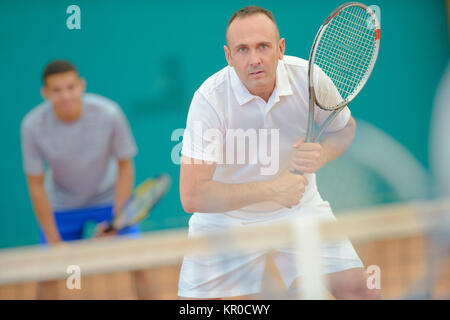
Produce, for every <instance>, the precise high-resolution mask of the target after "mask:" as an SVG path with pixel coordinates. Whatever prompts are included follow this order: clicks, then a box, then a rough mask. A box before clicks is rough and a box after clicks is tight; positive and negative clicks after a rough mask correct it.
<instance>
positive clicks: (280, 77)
mask: <svg viewBox="0 0 450 320" xmlns="http://www.w3.org/2000/svg"><path fill="white" fill-rule="evenodd" d="M230 70H231V71H230V73H231V87H232V88H233V91H234V93H235V95H236V99H237V101H238V103H239V105H241V106H244V105H245V104H246V103H247V102H249V101H251V100H253V99H255V98H256V96H254V95H253V94H251V93H250V92H249V91H248V89H247V88H246V87H245V85H244V84H243V83H242V81H241V79H239V76H238V75H237V73H236V71H235V70H234V68H233V67H231V68H230ZM274 91H275V92H276V93H277V95H278V96H287V95H291V94H292V88H291V84H290V83H289V77H288V74H287V71H286V66H285V65H284V61H283V60H280V61H278V66H277V82H276V85H275V89H274Z"/></svg>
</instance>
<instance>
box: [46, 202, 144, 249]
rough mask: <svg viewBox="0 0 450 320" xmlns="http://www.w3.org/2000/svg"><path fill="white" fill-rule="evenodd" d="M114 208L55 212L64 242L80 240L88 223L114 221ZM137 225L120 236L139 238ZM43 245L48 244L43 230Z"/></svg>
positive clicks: (124, 230)
mask: <svg viewBox="0 0 450 320" xmlns="http://www.w3.org/2000/svg"><path fill="white" fill-rule="evenodd" d="M112 209H113V208H112V206H106V207H96V208H85V209H77V210H67V211H55V212H54V216H55V222H56V227H57V229H58V231H59V234H60V235H61V238H62V239H63V240H64V241H72V240H80V239H82V237H83V228H84V226H85V225H86V223H88V222H94V223H100V222H105V221H106V222H110V221H112V216H113V213H112ZM139 233H140V232H139V228H138V226H137V225H134V226H131V227H126V228H124V229H122V230H120V231H118V232H117V234H118V235H127V236H131V237H137V236H138V235H139ZM40 242H41V244H46V243H47V241H46V239H45V235H44V232H43V231H42V229H41V234H40Z"/></svg>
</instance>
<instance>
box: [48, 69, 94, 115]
mask: <svg viewBox="0 0 450 320" xmlns="http://www.w3.org/2000/svg"><path fill="white" fill-rule="evenodd" d="M84 88H85V82H84V80H83V79H81V78H80V77H79V76H78V73H77V72H75V71H67V72H63V73H57V74H53V75H50V76H48V77H47V78H46V79H45V85H44V86H43V87H42V95H43V96H44V97H45V98H46V99H48V100H50V101H51V102H52V105H53V108H54V109H55V112H56V114H58V115H60V116H61V117H62V118H71V117H72V116H74V115H77V114H79V109H80V108H81V95H82V94H83V91H84Z"/></svg>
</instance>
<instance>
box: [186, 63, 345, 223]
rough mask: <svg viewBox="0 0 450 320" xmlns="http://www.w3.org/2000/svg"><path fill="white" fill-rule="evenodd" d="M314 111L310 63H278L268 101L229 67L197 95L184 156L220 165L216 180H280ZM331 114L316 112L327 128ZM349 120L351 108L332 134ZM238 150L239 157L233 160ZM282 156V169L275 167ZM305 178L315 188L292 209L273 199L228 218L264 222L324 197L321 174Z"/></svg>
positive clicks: (338, 119) (332, 128) (330, 129)
mask: <svg viewBox="0 0 450 320" xmlns="http://www.w3.org/2000/svg"><path fill="white" fill-rule="evenodd" d="M331 90H335V88H331ZM308 108H309V107H308V61H306V60H303V59H300V58H297V57H291V56H284V58H283V60H280V61H279V62H278V67H277V75H276V86H275V89H274V91H273V92H272V95H271V96H270V98H269V100H268V102H267V103H266V102H265V101H264V100H263V99H262V98H260V97H258V96H254V95H252V94H251V93H250V92H249V91H248V90H247V88H246V87H245V85H244V84H243V83H242V81H241V80H240V79H239V77H238V75H237V74H236V72H235V70H234V68H232V67H230V66H227V67H225V68H223V69H222V70H220V71H219V72H217V73H215V74H214V75H212V76H211V77H210V78H208V79H207V80H206V81H205V82H204V83H203V84H202V85H201V86H200V88H199V89H198V90H197V91H196V92H195V94H194V97H193V99H192V102H191V105H190V108H189V113H188V118H187V124H186V130H185V133H184V137H183V148H182V151H181V153H182V154H183V155H184V156H186V157H189V158H192V159H199V160H206V161H214V162H216V163H217V168H216V171H215V173H214V177H213V179H214V180H215V181H219V182H223V183H229V184H235V183H246V182H255V181H264V180H270V179H274V178H275V177H276V176H277V175H278V174H279V173H280V172H281V171H282V170H283V169H285V168H286V167H287V166H289V164H290V159H291V158H290V157H291V156H292V153H293V151H294V149H293V148H292V145H293V144H294V143H295V141H296V140H297V139H299V138H300V137H304V136H305V135H306V129H307V121H308ZM329 114H330V112H328V111H324V110H322V109H320V108H315V119H316V122H317V123H318V124H319V125H320V124H322V122H323V121H325V119H326V118H327V117H328V115H329ZM349 119H350V110H349V109H348V108H345V109H344V110H343V111H342V112H340V114H339V115H338V116H337V117H336V119H335V120H334V121H333V122H332V124H331V125H330V126H329V127H328V130H327V132H333V131H338V130H341V129H342V128H344V127H345V126H346V124H347V122H348V120H349ZM236 133H238V136H239V133H240V136H242V133H244V136H245V134H246V133H247V139H245V143H244V148H242V145H241V147H239V143H238V142H236V141H237V140H236V136H235V134H236ZM255 136H256V142H255ZM251 141H253V144H252V143H251ZM230 146H232V147H230ZM255 146H256V149H255V148H254V147H255ZM217 150H219V151H220V152H217ZM233 150H234V155H233V156H230V157H228V156H229V155H230V154H232V153H233ZM272 153H274V154H272ZM261 154H262V155H267V157H262V156H261ZM239 157H240V158H239ZM277 158H278V164H279V165H275V164H276V163H275V162H277V161H276V160H277ZM242 159H244V161H242ZM255 159H256V161H255ZM267 159H271V160H270V161H267ZM305 177H306V178H307V179H308V181H309V184H308V186H307V188H306V190H305V193H304V195H303V198H302V200H301V201H300V203H299V205H298V206H297V207H295V208H292V209H287V208H284V207H282V206H281V205H279V204H277V203H275V202H268V201H267V202H263V203H258V204H254V205H250V206H247V207H244V208H241V209H239V210H234V211H229V212H225V213H224V214H225V215H228V216H231V217H236V218H240V219H255V218H257V219H260V218H265V217H268V216H274V215H280V214H282V213H283V212H286V211H287V210H295V209H296V208H298V207H300V206H306V205H308V204H310V203H311V202H313V201H314V200H315V199H317V198H319V199H320V196H319V193H318V191H317V186H316V177H315V174H306V175H305Z"/></svg>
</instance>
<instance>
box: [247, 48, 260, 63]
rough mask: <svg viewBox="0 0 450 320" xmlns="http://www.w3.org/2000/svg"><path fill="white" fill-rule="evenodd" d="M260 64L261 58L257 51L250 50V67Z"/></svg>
mask: <svg viewBox="0 0 450 320" xmlns="http://www.w3.org/2000/svg"><path fill="white" fill-rule="evenodd" d="M260 64H261V58H260V57H259V55H258V52H257V51H256V50H251V51H250V65H251V66H252V67H256V66H258V65H260Z"/></svg>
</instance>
